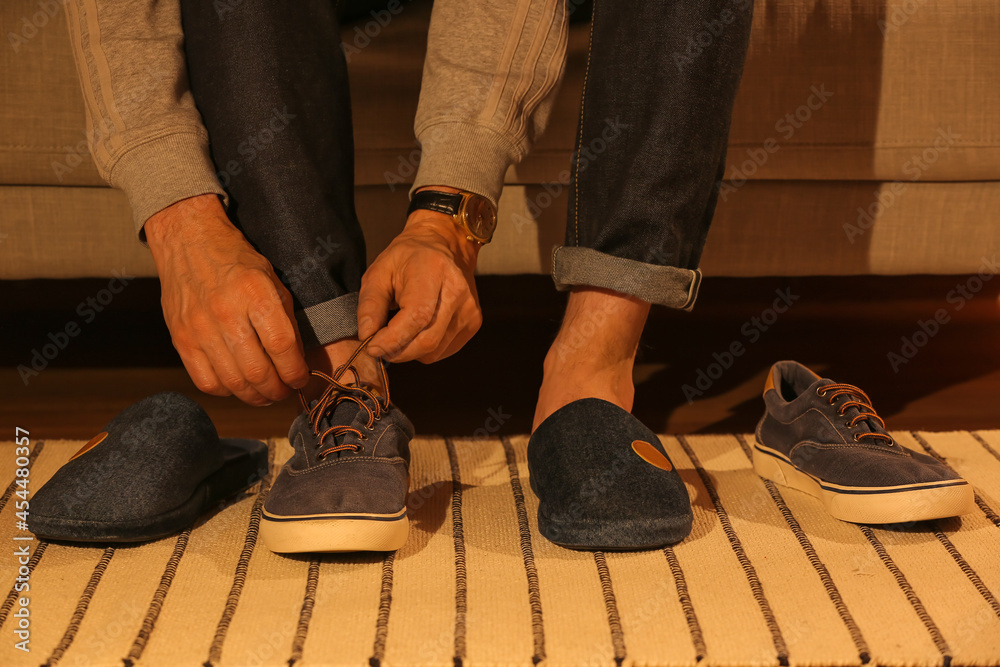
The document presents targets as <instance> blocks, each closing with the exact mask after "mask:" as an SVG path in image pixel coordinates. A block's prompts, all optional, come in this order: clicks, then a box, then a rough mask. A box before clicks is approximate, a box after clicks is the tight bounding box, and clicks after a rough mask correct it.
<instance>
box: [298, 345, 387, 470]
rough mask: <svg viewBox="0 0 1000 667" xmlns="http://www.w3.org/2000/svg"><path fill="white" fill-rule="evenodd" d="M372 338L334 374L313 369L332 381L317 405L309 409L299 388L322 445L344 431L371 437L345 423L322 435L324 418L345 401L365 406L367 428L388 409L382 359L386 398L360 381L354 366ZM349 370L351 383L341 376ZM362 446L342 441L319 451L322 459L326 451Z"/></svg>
mask: <svg viewBox="0 0 1000 667" xmlns="http://www.w3.org/2000/svg"><path fill="white" fill-rule="evenodd" d="M373 337H374V335H372V336H369V337H368V338H366V339H365V340H363V341H361V344H360V345H358V347H357V349H356V350H354V354H352V355H351V358H350V359H348V360H347V361H346V362H344V363H343V364H342V365H341V366H339V367H338V368H337V370H336V371H334V373H333V375H332V376H330V375H327V374H326V373H324V372H322V371H312V372H311V373H310V375H314V376H316V377H318V378H322V379H323V380H326V381H327V382H328V383H329V386H327V388H326V391H324V392H323V395H322V396H320V397H319V400H318V401H316V405H314V406H313V407H311V408H310V407H309V403H308V402H307V401H306V398H305V396H304V395H303V394H302V392H301V391H299V401H300V402H301V403H302V409H303V410H306V411H307V412H308V413H309V423H310V424H311V425H312V428H313V433H314V434H316V436H317V437H318V438H319V443H320V445H321V446H322V444H323V441H324V440H326V439H327V438H328V437H330V436H332V437H333V442H334V443H336V441H337V440H336V439H337V436H338V435H344V434H345V433H353V434H355V435H356V436H357V437H358V439H359V440H366V439H367V438H368V436H366V435H365V434H364V433H362V432H361V430H360V429H356V428H354V427H353V426H347V425H344V424H340V425H337V426H331V427H330V428H328V429H326V430H325V431H323V433H322V434H320V428H321V427H320V422H322V421H323V417H325V416H327V415H328V414H332V413H333V411H334V410H335V409H336V408H337V406H338V405H340V404H341V403H343V402H344V401H353V402H354V403H357V404H358V405H360V406H361V407H362V408H364V409H365V412H367V413H368V421H367V423H366V424H365V428H367V429H369V430H371V429H372V428H373V427H374V426H375V422H377V421H378V420H379V419H381V418H382V413H383V412H385V411H386V410H388V409H389V377H388V375H387V374H386V371H385V364H384V363H383V362H382V359H381V358H379V359H378V369H379V375H380V376H381V378H382V388H383V389H384V390H385V398H384V399H381V398H379V396H378V395H377V394H376V393H375V392H374V390H373V389H369V388H367V387H365V386H364V385H362V384H361V378H360V375H359V374H358V369H357V368H356V367H355V366H354V365H353V364H354V360H355V359H357V358H358V355H359V354H361V351H362V350H364V349H365V348H366V347H367V346H368V343H369V341H371V339H372V338H373ZM347 371H350V372H351V373H352V374H353V375H354V382H352V383H350V384H345V383H343V382H341V381H340V379H341V377H343V375H344V373H346V372H347ZM366 399H367V400H366ZM369 402H370V405H369ZM359 449H361V445H359V444H356V443H343V444H340V445H338V444H334V445H333V446H331V447H327V448H326V449H324V450H322V451H321V452H320V453H319V459H320V460H322V459H324V458H326V456H327V454H332V453H334V452H341V451H348V450H349V451H352V452H356V451H358V450H359Z"/></svg>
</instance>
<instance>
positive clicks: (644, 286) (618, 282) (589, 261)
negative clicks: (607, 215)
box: [552, 246, 701, 310]
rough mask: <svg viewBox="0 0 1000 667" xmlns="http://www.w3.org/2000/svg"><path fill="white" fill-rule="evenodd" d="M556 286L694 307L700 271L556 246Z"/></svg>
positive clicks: (676, 306)
mask: <svg viewBox="0 0 1000 667" xmlns="http://www.w3.org/2000/svg"><path fill="white" fill-rule="evenodd" d="M552 280H554V281H555V283H556V289H558V290H568V289H570V288H572V287H573V286H574V285H588V286H590V287H603V288H605V289H609V290H614V291H615V292H620V293H622V294H628V295H630V296H634V297H636V298H637V299H642V300H643V301H647V302H649V303H656V304H659V305H661V306H667V307H668V308H678V309H680V310H691V309H692V308H694V302H695V299H697V298H698V288H699V287H700V286H701V270H699V269H695V270H693V271H692V270H690V269H681V268H678V267H676V266H660V265H658V264H646V263H645V262H637V261H636V260H634V259H625V258H624V257H615V256H614V255H608V254H605V253H603V252H600V251H597V250H594V249H593V248H579V247H574V246H556V248H555V249H554V250H553V251H552Z"/></svg>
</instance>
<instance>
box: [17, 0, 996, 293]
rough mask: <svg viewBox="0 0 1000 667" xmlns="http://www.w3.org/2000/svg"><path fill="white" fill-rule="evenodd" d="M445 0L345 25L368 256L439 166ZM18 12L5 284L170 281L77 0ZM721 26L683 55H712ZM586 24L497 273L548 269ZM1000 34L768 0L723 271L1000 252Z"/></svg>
mask: <svg viewBox="0 0 1000 667" xmlns="http://www.w3.org/2000/svg"><path fill="white" fill-rule="evenodd" d="M53 6H55V7H58V11H53V10H52V7H53ZM430 11H431V6H430V4H429V3H428V2H426V1H425V0H412V1H411V2H409V3H406V4H405V5H404V9H403V11H402V12H401V13H400V14H399V15H397V16H396V17H394V18H393V19H392V21H390V22H389V24H388V25H386V26H385V27H384V28H380V29H379V30H378V34H376V35H375V36H374V37H370V38H368V40H367V42H366V41H365V39H364V36H365V32H364V30H365V27H367V26H366V23H367V22H366V21H365V20H361V21H360V22H356V23H353V24H350V25H347V26H345V27H344V34H343V37H344V41H345V43H346V44H348V45H353V46H356V47H360V48H357V49H351V50H349V53H350V62H349V67H350V72H351V94H352V101H353V104H354V107H355V139H356V146H357V158H356V165H357V166H356V179H357V200H358V202H357V203H358V210H359V214H360V216H361V221H362V225H363V227H364V229H365V232H366V237H367V238H368V245H369V255H370V256H374V255H375V254H377V252H378V251H379V250H380V249H381V248H382V247H384V246H385V244H386V243H387V242H388V240H389V239H391V238H392V236H393V234H395V233H396V232H397V231H398V230H399V228H400V227H401V226H402V222H403V215H404V213H405V209H406V191H407V188H408V182H409V181H410V180H411V179H412V175H413V173H414V171H415V167H416V163H417V160H418V159H419V149H418V147H417V145H416V143H415V141H414V139H413V129H412V126H413V115H414V112H415V110H416V103H417V95H418V91H419V84H420V77H421V67H422V59H423V54H424V50H425V47H426V26H427V21H428V19H429V15H430ZM0 17H2V20H3V25H4V26H5V27H8V29H9V32H8V35H7V39H8V42H10V43H9V44H8V46H7V48H4V49H0V81H2V82H3V84H2V85H3V88H2V90H3V107H2V109H3V110H2V114H3V121H4V122H3V123H0V211H3V213H2V217H0V278H2V279H18V278H38V277H51V278H66V277H83V276H105V275H110V272H111V271H112V270H121V269H122V268H123V267H125V268H127V269H128V271H130V272H134V273H135V275H153V266H152V262H151V261H150V258H149V255H148V251H146V250H145V249H144V248H143V247H142V246H141V245H140V244H139V243H138V242H137V241H136V239H135V237H134V234H133V231H132V224H131V221H130V216H129V212H128V210H127V204H126V203H125V199H124V197H123V196H122V194H121V193H120V192H116V191H113V190H111V189H109V188H107V187H106V186H105V184H104V183H103V181H101V179H100V178H99V176H98V175H97V172H96V170H95V168H94V166H93V163H92V162H91V160H90V157H89V154H88V153H87V149H86V132H85V127H84V114H83V100H82V97H81V93H80V88H79V84H78V83H77V80H76V71H75V67H74V64H73V61H72V56H71V51H70V45H69V39H68V34H67V27H66V21H65V17H64V15H63V13H62V9H61V5H60V4H59V3H58V2H56V1H55V0H50V2H46V0H7V1H6V2H4V3H2V4H0ZM710 29H711V26H705V28H704V30H697V31H695V32H694V33H693V34H692V36H691V41H690V43H689V45H688V47H687V48H686V49H684V50H681V51H679V52H678V53H676V54H674V55H675V58H677V59H684V58H691V57H697V48H698V47H697V44H698V42H699V40H703V39H706V38H707V37H706V35H709V34H710ZM587 31H588V26H586V25H576V26H574V28H573V29H572V31H571V35H570V48H569V56H568V65H567V71H566V75H565V77H564V80H563V83H562V86H561V88H560V90H559V93H558V99H557V102H556V105H555V108H554V110H553V114H552V118H551V121H550V123H549V129H548V131H547V132H546V134H545V135H544V136H543V137H542V138H541V139H540V140H539V141H538V143H537V146H536V148H535V150H534V151H533V153H532V155H531V156H529V157H528V158H527V159H526V160H525V161H524V163H522V164H520V165H516V166H515V167H513V168H511V170H510V171H509V172H508V174H507V181H508V183H509V187H508V188H507V189H506V191H505V193H504V196H503V198H502V200H501V206H500V209H501V210H500V227H499V231H498V232H497V236H496V241H495V243H494V244H491V245H490V246H489V247H487V248H486V249H485V250H484V252H483V253H482V259H481V263H480V267H479V271H480V272H481V273H525V272H528V273H530V272H546V271H548V270H549V266H550V263H549V254H550V252H551V248H552V246H553V245H554V244H557V243H560V242H561V240H562V227H563V224H564V220H565V209H566V191H565V190H566V188H565V185H564V180H565V177H566V173H567V171H566V170H567V168H568V166H569V163H570V155H571V151H572V148H573V143H574V137H575V131H576V123H577V117H578V112H579V102H580V87H581V82H582V75H583V66H584V62H585V59H586V48H587ZM372 32H375V31H374V30H372ZM702 33H705V34H702ZM997 35H1000V1H998V0H952V1H950V2H947V3H928V2H924V1H923V0H826V1H820V0H769V1H766V2H765V1H762V0H758V2H757V3H756V7H755V16H754V26H753V33H752V36H751V44H750V50H749V53H748V57H747V63H746V68H745V73H744V77H743V82H742V85H741V89H740V93H739V96H738V99H737V103H736V108H735V110H734V114H733V124H732V131H731V133H730V138H729V146H730V149H729V154H728V164H727V168H726V181H725V182H724V183H723V190H722V197H721V199H720V202H719V208H718V212H717V216H716V221H715V223H714V225H713V229H712V231H711V233H710V235H709V240H708V246H707V248H706V251H705V255H704V260H703V269H704V272H705V273H706V275H726V276H762V275H844V274H858V273H867V274H909V273H965V272H975V271H978V270H979V267H980V265H981V263H982V258H983V256H984V253H990V252H993V251H995V249H996V248H997V247H998V246H1000V243H998V242H1000V219H998V215H997V213H996V212H997V211H998V210H1000V87H998V86H997V85H996V84H997V82H998V81H1000V40H998V39H997ZM362 45H363V46H362ZM595 66H599V63H595Z"/></svg>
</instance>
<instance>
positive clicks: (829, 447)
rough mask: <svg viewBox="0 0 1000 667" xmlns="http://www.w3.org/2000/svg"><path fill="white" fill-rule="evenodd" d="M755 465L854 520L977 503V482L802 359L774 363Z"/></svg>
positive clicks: (932, 515) (890, 519) (949, 511)
mask: <svg viewBox="0 0 1000 667" xmlns="http://www.w3.org/2000/svg"><path fill="white" fill-rule="evenodd" d="M764 403H765V404H766V406H767V408H766V411H765V412H764V416H763V417H762V418H761V420H760V423H758V424H757V433H756V437H757V442H756V445H755V447H754V452H753V464H754V469H755V470H756V471H757V474H759V475H760V476H761V477H764V478H766V479H769V480H771V481H773V482H775V483H777V484H782V485H784V486H789V487H791V488H794V489H798V490H799V491H804V492H806V493H808V494H810V495H812V496H814V497H816V498H818V499H819V500H821V501H822V502H823V504H824V505H825V506H826V509H827V511H828V512H829V513H830V514H832V515H833V516H835V517H837V518H838V519H841V520H843V521H852V522H855V523H902V522H910V521H921V520H924V519H938V518H942V517H949V516H957V515H959V514H965V513H966V512H971V511H973V510H974V509H975V507H976V506H975V497H974V492H973V489H972V485H971V484H969V483H968V482H967V481H966V480H964V479H962V478H961V477H960V476H959V475H958V474H957V473H956V472H955V471H954V470H952V469H951V468H949V467H948V466H947V465H945V464H944V463H942V462H940V461H938V460H937V459H935V458H933V457H931V456H927V455H926V454H920V453H918V452H914V451H912V450H910V449H907V448H905V447H903V446H902V445H900V444H899V443H898V442H896V441H895V440H893V438H892V436H891V435H889V433H888V432H887V431H886V429H885V422H883V421H882V418H881V417H879V416H878V415H877V414H875V410H874V409H873V408H872V404H871V400H870V399H869V398H868V395H867V394H865V392H863V391H862V390H861V389H859V388H857V387H855V386H854V385H850V384H839V383H836V382H834V381H833V380H830V379H827V378H821V377H820V376H818V375H816V374H815V373H813V372H812V371H811V370H809V369H808V368H806V367H805V366H803V365H802V364H800V363H798V362H795V361H779V362H778V363H776V364H774V366H772V367H771V370H770V372H769V373H768V376H767V382H766V384H765V385H764Z"/></svg>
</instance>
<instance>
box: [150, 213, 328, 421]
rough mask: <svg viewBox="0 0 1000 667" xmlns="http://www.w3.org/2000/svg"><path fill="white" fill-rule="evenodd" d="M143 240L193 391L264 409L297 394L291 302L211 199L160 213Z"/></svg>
mask: <svg viewBox="0 0 1000 667" xmlns="http://www.w3.org/2000/svg"><path fill="white" fill-rule="evenodd" d="M145 232H146V240H147V241H148V243H149V247H150V250H152V252H153V261H155V262H156V269H157V272H158V273H159V275H160V284H161V287H162V293H163V297H162V304H163V317H164V319H165V320H166V322H167V327H168V328H169V329H170V336H171V338H172V340H173V344H174V347H175V348H177V352H178V353H179V354H180V356H181V360H182V361H183V362H184V367H185V368H186V369H187V372H188V374H189V375H190V376H191V379H192V380H193V381H194V383H195V385H197V387H198V388H199V389H201V390H202V391H204V392H206V393H209V394H214V395H216V396H229V395H230V394H235V395H236V396H238V397H239V398H240V399H242V400H243V401H245V402H246V403H250V404H252V405H267V404H269V403H271V402H273V401H278V400H281V399H283V398H285V397H286V396H288V395H289V393H290V390H289V387H293V388H300V387H303V386H305V384H306V382H307V381H308V379H309V368H308V366H307V365H306V362H305V358H304V356H303V351H302V343H301V339H300V338H299V335H298V328H297V326H296V324H295V317H294V315H293V311H292V296H291V294H289V292H288V290H287V289H286V288H285V286H284V285H282V284H281V281H280V280H278V277H277V276H276V275H275V273H274V269H273V268H272V267H271V264H270V263H269V262H268V261H267V260H266V259H265V258H264V257H262V256H261V255H260V254H259V253H258V252H257V251H256V250H254V249H253V247H252V246H251V245H250V244H249V243H248V242H247V240H246V239H245V238H244V237H243V234H241V233H240V231H239V230H238V229H236V227H234V226H233V224H232V223H231V222H230V221H229V219H228V218H227V217H226V214H225V212H224V211H223V209H222V204H221V203H220V202H219V200H218V198H217V197H216V196H215V195H202V196H198V197H192V198H190V199H185V200H182V201H179V202H177V203H176V204H173V205H171V206H169V207H167V208H165V209H164V210H162V211H160V212H159V213H157V214H156V215H154V216H153V217H151V218H150V219H149V220H148V221H147V222H146V225H145Z"/></svg>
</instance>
